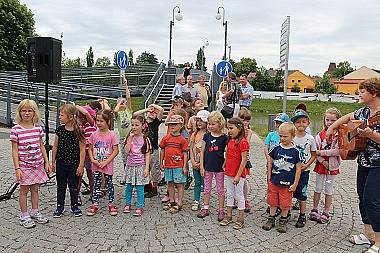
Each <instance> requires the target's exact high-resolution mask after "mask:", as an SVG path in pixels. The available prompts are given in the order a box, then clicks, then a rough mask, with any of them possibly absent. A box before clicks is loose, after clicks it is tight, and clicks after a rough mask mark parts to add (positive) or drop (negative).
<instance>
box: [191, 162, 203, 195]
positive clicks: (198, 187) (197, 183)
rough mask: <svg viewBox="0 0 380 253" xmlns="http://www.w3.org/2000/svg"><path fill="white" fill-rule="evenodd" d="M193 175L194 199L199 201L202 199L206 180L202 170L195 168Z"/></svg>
mask: <svg viewBox="0 0 380 253" xmlns="http://www.w3.org/2000/svg"><path fill="white" fill-rule="evenodd" d="M193 176H194V200H195V201H198V202H199V200H200V199H201V191H202V188H203V187H204V180H203V177H202V176H201V172H200V170H195V169H193Z"/></svg>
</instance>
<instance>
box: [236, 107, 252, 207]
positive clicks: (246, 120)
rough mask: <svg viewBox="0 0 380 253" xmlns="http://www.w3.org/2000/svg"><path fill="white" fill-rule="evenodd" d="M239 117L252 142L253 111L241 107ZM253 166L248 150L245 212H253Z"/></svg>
mask: <svg viewBox="0 0 380 253" xmlns="http://www.w3.org/2000/svg"><path fill="white" fill-rule="evenodd" d="M239 118H240V119H241V120H242V121H243V124H244V132H245V135H244V138H246V139H247V141H248V143H251V137H252V130H251V129H250V128H249V124H250V122H251V118H252V113H251V111H250V110H249V109H247V108H245V107H242V108H241V109H240V112H239ZM251 168H252V164H251V161H250V159H249V151H248V160H247V164H246V168H245V169H246V175H247V177H246V180H245V182H244V188H243V192H244V199H245V209H244V212H246V213H250V212H251V204H250V203H249V200H248V192H249V186H248V177H249V175H250V174H251V171H250V169H251Z"/></svg>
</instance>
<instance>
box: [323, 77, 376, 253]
mask: <svg viewBox="0 0 380 253" xmlns="http://www.w3.org/2000/svg"><path fill="white" fill-rule="evenodd" d="M359 94H360V102H361V103H363V104H364V106H363V107H362V108H360V109H358V110H356V111H355V112H351V113H349V114H346V115H344V116H342V117H341V118H340V119H338V120H337V121H336V122H334V123H333V124H332V125H331V126H330V127H329V128H328V130H327V132H326V139H327V140H329V138H330V136H332V135H333V134H334V133H335V131H336V129H337V128H338V127H339V126H340V125H342V124H345V123H348V122H349V121H350V120H354V119H355V120H366V119H369V118H370V117H372V116H375V115H376V114H377V113H378V112H379V111H380V78H370V79H366V80H364V81H363V82H361V83H360V84H359ZM357 131H358V134H359V136H360V137H363V138H366V148H365V149H364V150H362V151H360V152H359V155H358V160H357V161H358V170H357V185H356V187H357V193H358V195H359V210H360V215H361V219H362V222H363V223H364V231H363V233H362V234H358V235H352V236H351V237H350V240H349V241H350V242H351V243H353V244H373V245H372V246H371V247H370V248H369V249H368V250H367V251H365V252H366V253H371V252H378V251H379V248H380V188H379V185H380V184H379V181H380V170H379V169H380V154H379V150H380V144H379V143H380V124H379V122H377V123H375V125H374V126H373V127H365V128H364V129H361V128H358V129H357Z"/></svg>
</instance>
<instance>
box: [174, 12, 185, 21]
mask: <svg viewBox="0 0 380 253" xmlns="http://www.w3.org/2000/svg"><path fill="white" fill-rule="evenodd" d="M175 19H176V20H177V21H181V20H182V19H183V16H182V14H181V13H180V12H178V13H177V14H175Z"/></svg>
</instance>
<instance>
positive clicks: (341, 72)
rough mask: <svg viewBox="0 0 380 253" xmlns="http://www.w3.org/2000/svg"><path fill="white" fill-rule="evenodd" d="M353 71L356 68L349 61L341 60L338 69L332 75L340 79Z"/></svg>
mask: <svg viewBox="0 0 380 253" xmlns="http://www.w3.org/2000/svg"><path fill="white" fill-rule="evenodd" d="M352 71H354V69H353V68H352V67H351V64H350V63H349V62H348V61H343V62H339V63H338V66H337V67H336V69H335V70H334V71H333V72H332V77H336V78H338V79H340V78H342V77H344V76H345V75H347V74H349V73H351V72H352Z"/></svg>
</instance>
